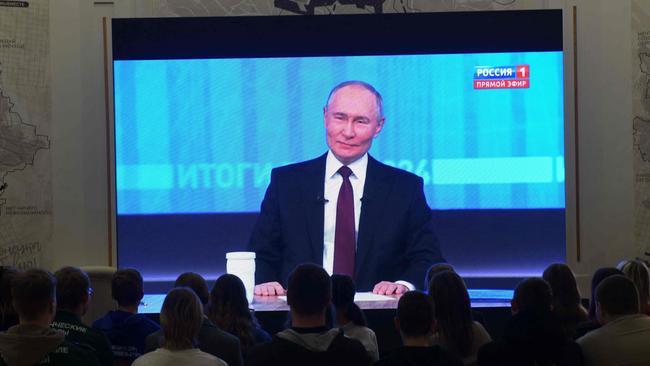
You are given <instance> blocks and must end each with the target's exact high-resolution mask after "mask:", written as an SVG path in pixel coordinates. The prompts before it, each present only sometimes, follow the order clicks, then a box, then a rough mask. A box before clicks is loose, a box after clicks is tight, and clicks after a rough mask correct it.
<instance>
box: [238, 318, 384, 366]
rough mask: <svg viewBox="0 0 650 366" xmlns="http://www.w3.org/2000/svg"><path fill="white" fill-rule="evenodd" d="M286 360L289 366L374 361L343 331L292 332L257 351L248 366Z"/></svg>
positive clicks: (335, 365) (360, 365) (355, 365)
mask: <svg viewBox="0 0 650 366" xmlns="http://www.w3.org/2000/svg"><path fill="white" fill-rule="evenodd" d="M273 360H282V361H281V363H282V364H283V365H285V366H291V365H309V366H325V365H332V366H347V365H350V366H364V365H370V363H371V360H370V357H369V356H368V353H367V352H366V349H365V348H364V347H363V345H362V344H361V342H359V341H358V340H356V339H351V338H348V337H346V336H345V335H343V332H342V331H341V330H340V329H330V330H327V329H326V328H325V327H319V328H309V329H299V328H292V329H287V330H285V331H282V332H280V333H278V334H276V335H275V336H274V337H273V339H272V340H271V342H269V343H264V344H261V345H258V346H255V347H253V348H252V349H251V350H250V352H249V353H248V358H247V359H246V366H258V365H259V366H262V365H263V366H266V365H269V364H273Z"/></svg>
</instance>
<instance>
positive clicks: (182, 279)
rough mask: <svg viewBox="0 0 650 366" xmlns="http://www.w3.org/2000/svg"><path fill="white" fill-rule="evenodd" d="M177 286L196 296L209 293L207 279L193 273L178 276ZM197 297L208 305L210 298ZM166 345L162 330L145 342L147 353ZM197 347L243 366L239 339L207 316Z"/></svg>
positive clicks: (236, 365) (202, 323) (227, 361)
mask: <svg viewBox="0 0 650 366" xmlns="http://www.w3.org/2000/svg"><path fill="white" fill-rule="evenodd" d="M175 286H177V287H183V288H188V289H190V290H192V291H193V292H194V293H195V294H197V292H198V293H203V294H206V293H207V291H208V290H207V289H208V285H207V284H206V282H205V279H204V278H203V277H202V276H201V275H199V274H197V273H192V272H186V273H183V274H181V275H180V276H178V278H177V279H176V282H175ZM197 297H198V299H199V301H200V302H201V305H202V308H203V301H204V300H205V301H206V303H207V302H208V297H206V298H205V299H202V298H201V296H199V295H198V294H197ZM164 343H165V335H164V332H163V331H162V330H159V331H157V332H155V333H152V334H150V335H149V336H148V337H147V339H146V340H145V347H146V352H151V351H153V350H155V349H157V348H158V347H161V346H162V345H163V344H164ZM197 347H198V348H199V349H200V350H201V351H203V352H205V353H209V354H211V355H213V356H216V357H218V358H220V359H222V360H224V361H225V362H226V363H228V366H241V365H242V363H243V362H242V353H241V346H240V344H239V339H237V337H235V336H234V335H232V334H230V333H228V332H226V331H224V330H223V329H220V328H219V327H218V326H217V325H216V324H214V323H213V322H211V321H210V319H208V317H207V316H205V314H204V316H203V321H202V322H201V328H200V329H199V334H198V338H197Z"/></svg>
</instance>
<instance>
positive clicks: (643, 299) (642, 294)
mask: <svg viewBox="0 0 650 366" xmlns="http://www.w3.org/2000/svg"><path fill="white" fill-rule="evenodd" d="M616 268H618V269H619V270H620V271H621V272H623V275H625V277H627V278H629V279H630V280H631V281H632V282H634V285H635V286H636V289H637V290H638V291H639V303H640V304H641V313H642V314H645V315H650V303H649V302H648V301H649V300H650V271H649V270H648V266H646V264H645V263H644V262H643V261H641V260H638V259H636V260H626V261H622V262H620V263H619V264H618V265H617V266H616Z"/></svg>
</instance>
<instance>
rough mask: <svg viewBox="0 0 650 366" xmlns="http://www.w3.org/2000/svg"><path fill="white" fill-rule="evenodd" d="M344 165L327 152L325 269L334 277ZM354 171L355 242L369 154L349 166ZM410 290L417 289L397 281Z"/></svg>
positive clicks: (351, 178) (357, 235) (352, 179)
mask: <svg viewBox="0 0 650 366" xmlns="http://www.w3.org/2000/svg"><path fill="white" fill-rule="evenodd" d="M343 165H344V164H343V163H341V162H340V161H339V160H338V159H337V158H336V156H334V154H333V153H332V151H331V150H330V151H328V152H327V159H326V161H325V183H324V184H325V190H324V198H325V222H324V225H323V230H324V232H323V244H324V245H323V268H324V269H325V270H326V271H327V273H329V274H330V275H332V273H333V272H334V234H335V233H336V204H337V202H338V200H339V190H340V189H341V184H343V177H342V176H341V174H339V172H338V170H339V169H340V168H341V167H342V166H343ZM348 168H350V170H352V174H351V175H350V183H351V184H352V201H353V202H354V238H355V242H356V240H357V238H358V237H359V217H361V198H362V197H363V188H364V186H365V184H366V171H367V168H368V153H365V154H363V156H362V157H360V158H359V159H357V160H356V161H354V162H352V163H350V164H348ZM396 283H398V284H401V285H404V286H406V287H408V288H409V290H413V289H415V286H413V284H411V283H410V282H406V281H396Z"/></svg>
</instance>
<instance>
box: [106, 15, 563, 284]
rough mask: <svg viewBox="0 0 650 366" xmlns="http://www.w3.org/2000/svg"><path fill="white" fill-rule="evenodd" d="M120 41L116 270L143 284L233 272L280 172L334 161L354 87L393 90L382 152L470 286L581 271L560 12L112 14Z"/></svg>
mask: <svg viewBox="0 0 650 366" xmlns="http://www.w3.org/2000/svg"><path fill="white" fill-rule="evenodd" d="M112 33H113V34H112V36H113V39H112V43H113V65H112V66H113V90H114V95H113V96H114V116H115V118H114V120H115V124H114V131H113V132H114V137H115V156H114V161H115V180H114V181H115V192H116V227H117V258H118V266H119V267H134V268H137V269H139V270H140V271H141V272H142V274H143V276H144V278H145V281H148V282H165V281H173V280H174V279H175V277H176V276H177V275H178V274H179V273H181V272H185V271H194V272H198V273H201V274H203V275H204V276H205V277H206V278H208V279H214V278H216V277H217V276H219V275H220V274H221V273H223V272H225V253H226V252H228V251H236V250H243V249H245V248H246V246H247V242H248V237H249V235H250V231H251V228H252V226H253V224H254V222H255V219H256V217H257V214H258V212H259V208H260V203H261V200H262V197H263V196H264V192H265V189H266V186H267V184H268V182H269V178H270V171H271V169H272V168H273V167H276V166H280V165H285V164H288V163H293V162H299V161H303V160H308V159H312V158H315V157H317V156H320V155H322V154H323V153H325V152H326V151H327V146H326V144H325V132H324V128H323V116H322V108H323V105H324V103H325V100H326V98H327V95H328V93H329V90H330V89H331V88H332V87H333V86H334V85H336V84H337V83H339V82H341V81H345V80H364V81H366V82H369V83H371V84H373V85H374V86H375V87H376V88H377V89H378V90H379V91H380V92H381V93H382V95H383V97H384V109H385V116H386V124H385V128H384V130H383V131H382V133H381V134H380V136H379V137H378V138H377V139H375V142H374V143H373V147H372V148H371V150H370V154H371V155H372V156H373V157H375V158H377V159H378V160H380V161H383V162H385V163H387V164H389V165H393V166H397V167H399V168H402V169H405V170H408V171H411V172H413V173H415V174H418V175H420V176H422V177H423V179H424V183H425V187H424V188H425V194H426V197H427V201H428V203H429V206H430V207H431V208H432V209H433V212H434V220H435V226H436V230H437V231H436V232H437V235H438V237H439V240H440V244H441V248H442V251H443V255H444V256H445V258H446V259H447V260H448V261H449V262H450V263H452V264H453V265H454V266H455V267H456V268H457V270H458V271H459V272H460V273H461V274H462V275H464V276H466V277H474V278H485V279H491V278H502V277H524V276H531V275H539V274H540V273H541V271H542V270H543V268H545V267H546V266H547V265H548V264H550V263H554V262H564V261H565V250H566V249H565V248H566V227H567V226H566V210H565V209H566V194H565V192H566V179H565V151H564V150H565V148H564V147H565V134H564V131H565V125H564V121H565V116H564V114H565V97H564V56H563V48H562V13H561V11H560V10H550V11H548V10H547V11H509V12H470V13H462V12H461V13H431V14H391V15H367V16H366V15H349V16H317V17H302V16H292V17H288V16H284V17H232V18H164V19H156V18H146V19H144V18H143V19H114V20H113V24H112ZM488 283H489V282H488ZM418 285H419V284H418Z"/></svg>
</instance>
